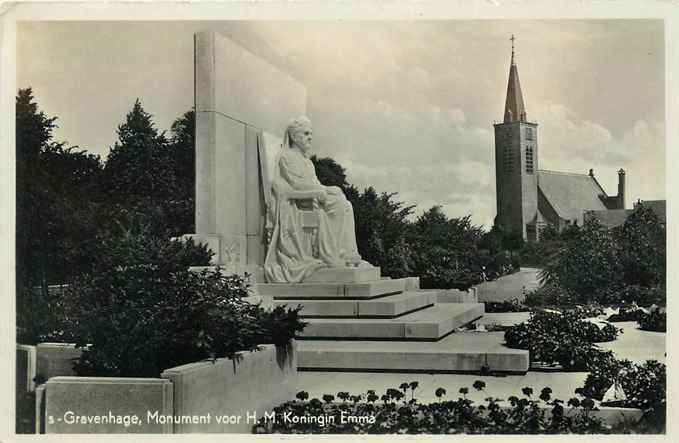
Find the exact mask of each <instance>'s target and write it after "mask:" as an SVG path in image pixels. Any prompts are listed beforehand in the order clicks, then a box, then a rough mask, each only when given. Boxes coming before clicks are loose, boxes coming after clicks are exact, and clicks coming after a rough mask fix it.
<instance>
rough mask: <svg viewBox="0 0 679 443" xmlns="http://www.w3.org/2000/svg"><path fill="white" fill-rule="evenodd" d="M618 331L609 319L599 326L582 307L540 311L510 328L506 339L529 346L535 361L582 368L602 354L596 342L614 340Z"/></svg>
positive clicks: (509, 343) (511, 343) (518, 345)
mask: <svg viewBox="0 0 679 443" xmlns="http://www.w3.org/2000/svg"><path fill="white" fill-rule="evenodd" d="M619 332H620V330H619V329H618V328H616V327H615V326H613V325H612V324H610V323H607V324H605V325H604V326H603V327H601V328H600V327H599V326H598V325H597V324H595V323H592V322H590V321H588V320H585V319H584V315H583V313H582V312H579V311H575V310H573V311H565V312H562V313H558V312H549V311H541V312H534V313H531V316H530V319H529V320H528V321H526V322H523V323H519V324H518V325H515V326H512V327H510V328H509V329H507V330H506V331H505V342H506V344H507V346H508V347H510V348H516V349H527V350H528V351H529V353H530V358H531V361H533V362H541V363H544V364H553V363H558V364H560V365H561V366H562V367H563V368H564V369H565V370H571V371H582V370H587V369H588V368H589V367H590V366H591V365H592V364H594V363H595V362H596V361H597V359H598V358H599V356H600V354H602V351H600V350H599V348H598V347H597V346H596V345H595V343H599V342H606V341H612V340H615V338H616V337H617V336H618V333H619Z"/></svg>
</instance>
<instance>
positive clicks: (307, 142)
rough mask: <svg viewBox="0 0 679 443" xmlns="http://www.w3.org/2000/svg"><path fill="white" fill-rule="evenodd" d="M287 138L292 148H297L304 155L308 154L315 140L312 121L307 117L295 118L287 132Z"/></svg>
mask: <svg viewBox="0 0 679 443" xmlns="http://www.w3.org/2000/svg"><path fill="white" fill-rule="evenodd" d="M285 136H286V137H289V139H288V140H287V141H288V143H289V145H290V147H291V148H293V147H296V148H298V149H300V150H301V151H302V152H304V153H306V152H308V151H309V150H310V149H311V140H312V138H313V131H312V129H311V120H309V118H308V117H305V116H301V117H296V118H293V119H292V120H290V123H289V124H288V127H287V129H286V130H285Z"/></svg>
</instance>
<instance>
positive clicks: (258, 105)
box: [192, 32, 528, 373]
mask: <svg viewBox="0 0 679 443" xmlns="http://www.w3.org/2000/svg"><path fill="white" fill-rule="evenodd" d="M195 87H196V90H195V95H196V103H195V105H196V231H197V232H196V234H192V236H193V237H194V239H196V240H197V241H199V242H201V243H207V245H208V246H209V247H210V248H211V249H212V251H213V252H214V253H215V255H214V257H213V265H219V266H220V267H222V268H224V272H226V273H241V274H242V273H245V272H247V273H249V274H250V275H252V276H253V283H254V284H253V285H252V289H253V290H254V291H255V292H256V293H257V294H258V295H259V296H260V297H262V298H266V299H267V300H268V301H269V303H271V304H272V305H278V306H280V305H286V304H287V305H290V306H297V305H302V306H303V308H302V311H301V315H302V316H303V317H304V320H305V321H306V322H307V326H306V327H305V329H304V331H302V332H301V333H300V334H299V336H298V338H299V339H300V340H299V341H298V346H297V352H296V354H297V355H296V361H297V367H298V369H305V370H324V371H325V370H360V371H366V370H369V371H373V370H379V371H391V372H408V371H428V372H456V371H479V370H481V369H482V368H484V367H485V368H487V369H488V370H491V371H504V372H518V373H523V372H525V371H526V370H527V369H528V352H527V351H523V350H516V349H507V348H504V347H503V346H502V338H501V337H500V338H498V337H497V336H496V335H491V334H476V335H473V334H471V335H470V334H459V333H453V332H455V331H456V330H457V329H458V328H459V327H460V326H463V325H465V324H468V323H470V322H472V321H474V320H476V319H478V318H479V317H481V316H482V315H483V313H484V308H483V304H480V303H475V299H474V296H473V294H466V293H456V294H452V293H450V292H446V291H443V292H441V291H422V290H420V289H419V280H418V279H417V278H399V279H396V278H394V279H392V278H385V277H382V276H381V274H380V269H379V267H375V266H372V265H370V264H369V263H366V262H364V261H363V260H361V257H360V255H359V254H358V251H357V247H356V238H355V227H354V218H353V210H352V208H351V205H350V203H349V202H348V201H347V200H346V198H345V196H344V195H343V194H342V191H341V190H340V189H339V188H333V187H326V186H323V185H322V184H321V183H319V181H318V179H317V177H316V174H315V171H314V167H313V163H312V162H311V161H310V160H309V158H307V156H308V152H309V148H310V145H311V141H312V138H313V130H312V127H311V122H310V121H309V120H308V119H307V118H302V117H299V116H304V115H306V102H307V91H306V88H305V87H304V86H303V85H302V84H301V83H300V82H298V81H297V80H295V79H293V78H292V77H291V76H289V75H287V74H286V73H284V72H282V71H281V70H280V69H279V68H277V67H275V66H273V65H272V64H270V63H269V62H267V61H265V60H263V59H262V58H260V57H257V56H256V55H254V54H252V53H250V52H248V51H247V50H245V49H244V48H242V47H241V46H239V45H237V44H236V43H234V42H232V41H231V40H229V39H227V38H226V37H224V36H222V35H220V34H217V33H212V32H206V33H198V34H196V36H195ZM291 118H294V119H293V120H292V121H291ZM305 339H313V340H305ZM385 340H386V342H385Z"/></svg>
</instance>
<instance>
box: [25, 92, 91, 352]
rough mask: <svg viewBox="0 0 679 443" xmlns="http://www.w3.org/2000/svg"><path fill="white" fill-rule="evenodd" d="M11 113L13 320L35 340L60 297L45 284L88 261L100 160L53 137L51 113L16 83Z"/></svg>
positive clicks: (64, 279)
mask: <svg viewBox="0 0 679 443" xmlns="http://www.w3.org/2000/svg"><path fill="white" fill-rule="evenodd" d="M16 116H17V145H16V148H17V194H16V198H17V207H16V208H17V209H16V210H17V215H16V216H17V218H16V226H17V229H16V248H17V249H16V273H17V279H16V282H17V325H18V326H19V327H20V338H21V340H22V341H23V342H25V343H33V342H36V341H37V340H38V338H39V337H40V336H41V334H44V333H45V332H47V331H49V330H50V329H51V328H52V326H53V322H52V320H53V316H52V313H53V312H54V311H55V309H56V307H57V305H58V303H59V300H58V297H56V296H54V295H52V294H50V292H49V290H48V285H50V284H60V283H64V282H67V281H69V280H70V279H71V278H72V277H73V275H74V274H75V273H76V272H77V271H78V270H80V269H81V268H82V267H83V266H86V265H87V264H88V263H90V262H91V257H92V250H91V248H92V246H93V244H94V242H93V241H92V240H93V239H94V237H95V232H96V229H97V226H98V225H99V223H100V220H99V219H98V216H99V215H100V213H101V212H100V211H98V210H97V209H98V205H99V204H100V201H99V200H100V198H99V194H98V192H97V190H98V188H97V181H98V179H99V177H100V174H101V161H100V159H99V157H98V156H96V155H92V154H88V153H86V152H84V151H79V150H77V147H66V143H63V142H55V141H53V140H52V131H53V129H54V128H56V123H55V122H56V117H47V116H46V115H45V114H44V112H42V111H38V105H37V104H36V103H35V101H34V97H33V93H32V90H31V89H30V88H28V89H20V90H19V92H18V95H17V102H16ZM36 287H40V290H39V291H38V290H36Z"/></svg>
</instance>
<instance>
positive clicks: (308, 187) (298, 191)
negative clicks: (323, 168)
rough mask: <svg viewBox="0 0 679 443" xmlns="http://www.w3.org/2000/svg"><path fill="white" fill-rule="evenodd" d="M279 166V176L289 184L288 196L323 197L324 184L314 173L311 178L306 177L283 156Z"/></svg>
mask: <svg viewBox="0 0 679 443" xmlns="http://www.w3.org/2000/svg"><path fill="white" fill-rule="evenodd" d="M279 167H280V171H281V177H282V178H283V179H284V180H285V181H286V182H287V184H288V185H289V186H290V190H289V191H288V192H287V195H288V197H289V198H292V199H313V198H318V199H321V200H324V199H325V195H324V194H325V192H326V189H325V186H323V185H321V184H320V183H319V182H318V180H317V179H316V176H315V175H314V177H313V179H312V178H311V177H307V176H305V175H304V174H302V173H300V172H299V170H298V169H297V168H295V165H294V164H292V162H291V161H290V160H289V159H287V158H286V157H285V156H282V157H281V159H280V165H279ZM314 179H315V180H314Z"/></svg>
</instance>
